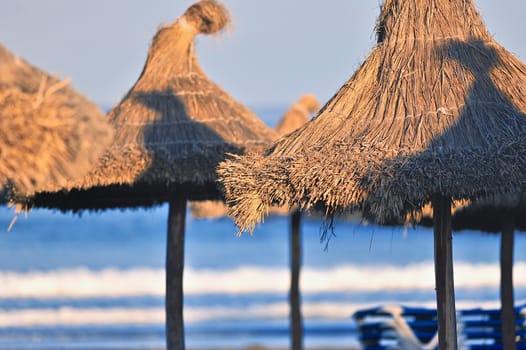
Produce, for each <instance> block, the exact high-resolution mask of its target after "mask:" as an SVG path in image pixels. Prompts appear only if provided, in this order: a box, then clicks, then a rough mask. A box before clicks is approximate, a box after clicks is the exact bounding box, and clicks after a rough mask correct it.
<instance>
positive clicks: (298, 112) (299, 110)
mask: <svg viewBox="0 0 526 350" xmlns="http://www.w3.org/2000/svg"><path fill="white" fill-rule="evenodd" d="M320 108H321V106H320V102H319V101H318V99H317V98H316V96H314V95H312V94H305V95H303V96H301V98H300V99H299V100H298V101H297V102H295V103H294V104H293V105H292V106H290V108H289V109H288V111H287V112H286V113H285V115H283V118H281V120H280V121H279V123H278V125H277V126H276V132H277V133H278V135H279V136H284V135H287V134H290V133H291V132H293V131H294V130H296V129H298V128H299V127H300V126H303V125H304V124H305V123H307V122H308V121H309V120H310V118H311V116H312V115H313V114H314V113H316V112H318V111H319V110H320Z"/></svg>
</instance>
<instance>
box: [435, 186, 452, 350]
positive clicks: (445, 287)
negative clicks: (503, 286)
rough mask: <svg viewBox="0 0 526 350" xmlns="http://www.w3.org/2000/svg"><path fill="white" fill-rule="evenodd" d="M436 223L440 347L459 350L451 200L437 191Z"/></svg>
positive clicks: (447, 349) (436, 274)
mask: <svg viewBox="0 0 526 350" xmlns="http://www.w3.org/2000/svg"><path fill="white" fill-rule="evenodd" d="M433 226H434V237H435V285H436V286H435V288H436V294H437V311H438V341H439V348H440V350H456V349H457V317H456V310H455V286H454V281H453V245H452V234H451V200H450V199H449V198H446V197H444V196H442V195H436V196H435V197H434V198H433Z"/></svg>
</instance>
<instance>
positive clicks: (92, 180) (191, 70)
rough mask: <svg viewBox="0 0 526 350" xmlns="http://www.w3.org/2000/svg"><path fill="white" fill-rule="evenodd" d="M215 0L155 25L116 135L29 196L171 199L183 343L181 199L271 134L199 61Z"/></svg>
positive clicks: (169, 327) (117, 117)
mask: <svg viewBox="0 0 526 350" xmlns="http://www.w3.org/2000/svg"><path fill="white" fill-rule="evenodd" d="M229 21H230V18H229V14H228V11H227V10H226V8H224V7H223V6H222V5H221V4H219V3H218V2H216V1H213V0H203V1H200V2H197V3H195V4H194V5H192V6H190V7H189V8H188V9H187V10H186V12H185V13H184V15H183V16H182V17H180V18H179V19H177V20H176V21H175V22H174V23H172V24H170V25H168V26H165V27H163V28H161V29H160V30H159V31H158V32H157V34H156V35H155V37H154V38H153V41H152V43H151V45H150V48H149V52H148V57H147V60H146V63H145V66H144V68H143V71H142V73H141V75H140V77H139V79H138V80H137V82H136V83H135V85H134V86H133V87H132V88H131V89H130V91H129V92H128V93H127V94H126V96H125V97H124V98H123V99H122V100H121V101H120V102H119V103H118V104H117V105H116V106H115V107H114V108H113V109H112V110H111V111H110V113H109V116H108V118H109V120H110V122H111V124H112V125H113V126H114V127H115V129H116V136H115V139H114V142H113V143H112V144H111V146H110V147H109V149H108V151H107V152H106V153H105V155H103V157H102V159H101V161H100V162H99V165H98V166H97V167H96V168H95V169H93V170H92V171H91V172H90V173H89V174H88V175H87V176H86V177H84V178H83V179H82V180H81V181H72V182H71V183H68V186H67V187H66V188H65V189H58V188H57V191H58V192H55V193H51V192H48V193H41V194H38V195H36V196H35V197H33V198H32V204H33V205H35V206H38V207H51V208H59V209H62V210H73V211H80V210H85V209H93V210H103V209H108V208H134V207H148V206H152V205H156V204H161V203H164V202H168V203H169V214H168V215H169V217H168V233H167V234H168V240H167V247H166V249H167V251H166V340H167V348H168V349H184V348H185V341H184V323H183V285H182V282H183V269H184V230H185V215H186V204H187V201H188V200H204V199H220V198H221V193H220V191H219V189H218V186H217V183H216V181H217V175H216V172H215V168H216V166H217V164H218V163H219V162H220V161H221V160H223V159H224V158H225V154H226V153H241V152H243V151H244V150H245V149H258V147H263V146H264V145H268V143H269V142H270V141H271V140H273V139H275V133H274V131H273V130H271V129H269V128H268V127H266V126H265V125H264V124H263V122H262V121H260V120H259V119H258V118H257V117H256V116H255V115H254V114H253V113H252V112H251V111H250V110H248V109H247V108H246V107H245V106H243V105H242V104H240V103H239V102H237V101H235V100H234V99H233V98H232V97H231V96H230V95H228V94H227V93H226V92H225V91H224V90H223V89H221V88H220V87H219V86H218V85H216V84H215V83H213V82H212V81H211V80H210V79H209V78H208V77H207V76H206V75H205V73H204V72H203V71H202V69H201V67H200V66H199V63H198V61H197V58H196V56H195V52H194V38H195V36H196V35H197V34H201V33H202V34H212V33H216V32H219V31H221V30H222V29H224V28H225V27H226V26H227V25H228V24H229Z"/></svg>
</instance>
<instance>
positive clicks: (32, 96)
mask: <svg viewBox="0 0 526 350" xmlns="http://www.w3.org/2000/svg"><path fill="white" fill-rule="evenodd" d="M0 124H1V126H0V185H2V186H4V185H5V184H6V183H7V182H9V183H10V184H12V185H13V186H14V188H13V191H14V192H15V194H16V195H24V196H25V195H30V194H32V193H33V192H35V191H37V190H45V189H48V188H53V187H55V186H62V185H65V184H66V181H68V180H72V179H75V178H79V177H81V176H84V175H85V174H86V173H87V172H88V171H89V170H90V169H91V167H93V165H94V164H95V163H96V162H97V160H98V158H99V156H100V155H101V154H102V153H103V151H104V150H105V148H106V147H107V146H108V145H109V143H110V142H111V138H112V135H113V132H112V129H111V128H110V126H109V124H108V123H107V122H106V120H105V118H104V115H103V113H102V111H101V110H100V109H99V108H98V107H97V106H96V105H95V104H93V103H91V102H90V101H88V100H87V99H86V98H85V97H84V96H82V95H80V94H79V93H78V92H76V91H75V90H74V89H73V88H72V87H71V86H69V84H68V81H66V80H64V81H61V80H59V79H57V78H55V77H53V76H51V75H49V74H47V73H45V72H43V71H41V70H39V69H38V68H36V67H34V66H32V65H30V64H29V63H27V62H26V61H25V60H23V59H21V58H19V57H17V56H15V55H14V54H13V53H11V52H10V51H9V50H7V49H6V48H5V47H3V46H2V45H0Z"/></svg>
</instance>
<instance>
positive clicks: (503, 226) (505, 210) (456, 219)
mask: <svg viewBox="0 0 526 350" xmlns="http://www.w3.org/2000/svg"><path fill="white" fill-rule="evenodd" d="M525 213H526V208H525V203H524V200H521V199H520V196H518V195H516V194H514V195H511V196H507V197H503V198H501V199H499V200H491V201H484V200H480V201H477V202H475V203H471V204H469V205H465V206H464V207H462V208H460V209H458V210H457V211H455V212H454V213H452V219H451V221H452V228H453V230H454V231H455V230H459V231H460V230H467V229H469V230H479V231H484V232H489V233H500V234H501V235H500V301H501V322H502V346H503V349H507V350H508V349H509V350H513V349H516V348H517V345H516V332H515V301H514V300H515V297H514V291H513V250H514V240H515V237H514V236H515V229H518V230H521V231H524V230H526V215H525Z"/></svg>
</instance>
